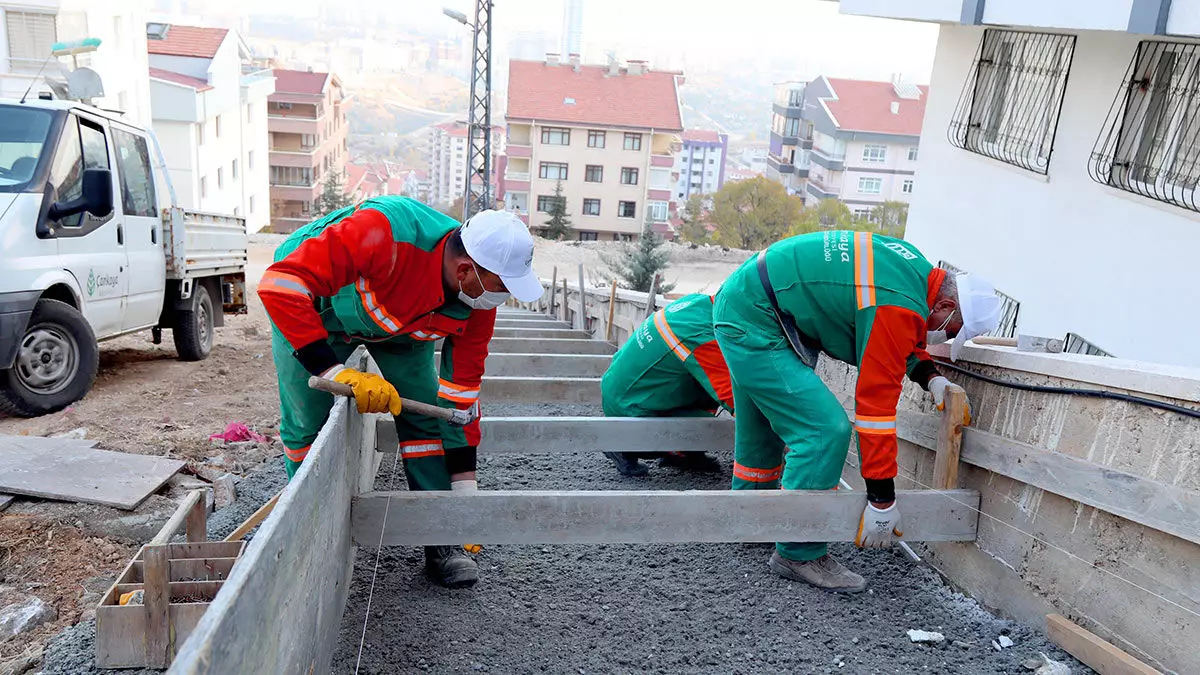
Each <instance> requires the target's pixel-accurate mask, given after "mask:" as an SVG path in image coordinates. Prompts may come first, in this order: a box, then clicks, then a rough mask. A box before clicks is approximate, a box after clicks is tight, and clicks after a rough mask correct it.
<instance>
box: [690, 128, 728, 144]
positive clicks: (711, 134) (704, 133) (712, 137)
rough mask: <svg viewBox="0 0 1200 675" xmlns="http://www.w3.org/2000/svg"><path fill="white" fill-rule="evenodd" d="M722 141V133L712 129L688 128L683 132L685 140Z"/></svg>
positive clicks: (699, 141)
mask: <svg viewBox="0 0 1200 675" xmlns="http://www.w3.org/2000/svg"><path fill="white" fill-rule="evenodd" d="M688 141H696V142H698V143H720V142H721V135H720V134H718V133H717V132H715V131H713V130H712V129H688V130H686V131H684V132H683V142H684V143H687V142H688Z"/></svg>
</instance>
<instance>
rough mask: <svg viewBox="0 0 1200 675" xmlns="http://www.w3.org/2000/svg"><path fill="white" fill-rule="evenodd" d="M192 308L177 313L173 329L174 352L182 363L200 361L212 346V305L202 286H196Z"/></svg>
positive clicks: (206, 355) (205, 289)
mask: <svg viewBox="0 0 1200 675" xmlns="http://www.w3.org/2000/svg"><path fill="white" fill-rule="evenodd" d="M195 288H196V295H195V297H194V298H192V308H191V309H189V310H184V311H182V312H179V315H178V317H177V321H176V323H175V329H174V330H172V331H171V332H172V333H174V336H175V351H177V352H179V358H180V359H181V360H183V361H202V360H204V359H205V358H207V357H208V353H209V352H211V351H212V345H213V304H212V298H211V297H210V296H209V294H208V288H207V287H205V286H204V284H196V286H195Z"/></svg>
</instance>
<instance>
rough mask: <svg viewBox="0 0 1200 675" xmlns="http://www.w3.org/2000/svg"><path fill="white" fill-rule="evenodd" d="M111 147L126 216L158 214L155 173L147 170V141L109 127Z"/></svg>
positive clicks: (148, 163)
mask: <svg viewBox="0 0 1200 675" xmlns="http://www.w3.org/2000/svg"><path fill="white" fill-rule="evenodd" d="M112 138H113V146H114V147H115V148H116V151H117V168H118V169H120V174H121V177H120V185H121V205H122V207H124V211H125V215H127V216H149V217H151V218H153V217H155V216H157V215H158V202H157V201H156V200H155V195H154V174H153V173H152V172H151V169H150V151H149V149H148V147H147V146H146V139H145V138H142V137H141V136H138V135H136V134H131V133H129V132H128V131H124V130H122V129H118V128H116V127H115V126H114V127H113V128H112Z"/></svg>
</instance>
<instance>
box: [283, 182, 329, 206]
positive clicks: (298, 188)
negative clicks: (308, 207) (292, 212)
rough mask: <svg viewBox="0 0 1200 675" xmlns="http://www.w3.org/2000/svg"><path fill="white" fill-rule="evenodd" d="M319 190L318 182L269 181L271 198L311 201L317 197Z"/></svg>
mask: <svg viewBox="0 0 1200 675" xmlns="http://www.w3.org/2000/svg"><path fill="white" fill-rule="evenodd" d="M320 192H321V186H320V184H318V183H314V184H312V185H281V184H278V183H271V199H272V200H275V199H284V200H289V199H290V200H295V201H308V202H311V201H313V200H315V199H316V198H317V195H318V194H320Z"/></svg>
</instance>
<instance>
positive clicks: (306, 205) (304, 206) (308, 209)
mask: <svg viewBox="0 0 1200 675" xmlns="http://www.w3.org/2000/svg"><path fill="white" fill-rule="evenodd" d="M311 213H312V202H300V215H302V216H307V215H309V214H311Z"/></svg>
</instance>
